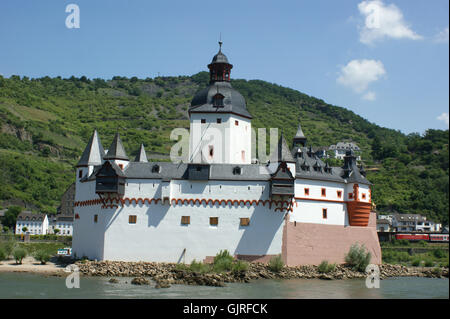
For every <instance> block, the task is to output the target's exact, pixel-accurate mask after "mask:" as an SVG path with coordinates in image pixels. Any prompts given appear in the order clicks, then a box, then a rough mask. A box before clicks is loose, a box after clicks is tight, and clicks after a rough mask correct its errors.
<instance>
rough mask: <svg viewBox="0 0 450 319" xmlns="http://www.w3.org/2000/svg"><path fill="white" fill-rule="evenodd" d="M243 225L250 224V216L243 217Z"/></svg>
mask: <svg viewBox="0 0 450 319" xmlns="http://www.w3.org/2000/svg"><path fill="white" fill-rule="evenodd" d="M240 225H241V226H249V225H250V218H241V223H240Z"/></svg>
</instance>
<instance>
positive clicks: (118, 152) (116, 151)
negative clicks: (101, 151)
mask: <svg viewBox="0 0 450 319" xmlns="http://www.w3.org/2000/svg"><path fill="white" fill-rule="evenodd" d="M103 158H104V159H105V160H124V161H129V160H130V159H129V158H128V156H127V154H126V153H125V149H124V147H123V144H122V141H121V140H120V136H119V133H116V135H114V139H113V141H112V143H111V146H110V147H109V149H108V153H107V154H106V155H105V156H104V157H103Z"/></svg>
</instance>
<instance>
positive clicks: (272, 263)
mask: <svg viewBox="0 0 450 319" xmlns="http://www.w3.org/2000/svg"><path fill="white" fill-rule="evenodd" d="M283 267H284V262H283V259H282V258H281V255H277V256H275V257H272V258H271V259H270V260H269V269H270V270H271V271H273V272H279V271H280V270H281V269H283Z"/></svg>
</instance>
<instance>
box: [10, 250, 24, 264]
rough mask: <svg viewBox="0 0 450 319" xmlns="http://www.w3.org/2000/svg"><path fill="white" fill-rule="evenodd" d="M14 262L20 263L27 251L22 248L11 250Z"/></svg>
mask: <svg viewBox="0 0 450 319" xmlns="http://www.w3.org/2000/svg"><path fill="white" fill-rule="evenodd" d="M13 256H14V259H15V260H16V264H22V260H23V259H24V258H25V257H26V256H27V251H26V250H25V249H23V248H15V249H14V251H13Z"/></svg>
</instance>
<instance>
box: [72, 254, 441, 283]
mask: <svg viewBox="0 0 450 319" xmlns="http://www.w3.org/2000/svg"><path fill="white" fill-rule="evenodd" d="M76 265H77V266H78V268H79V271H80V273H81V274H82V275H85V276H103V277H134V278H133V280H132V282H131V283H133V284H137V285H148V284H150V281H149V280H153V281H155V282H156V288H167V287H170V285H173V284H182V285H202V286H216V287H223V286H225V284H226V283H246V282H250V281H253V280H257V279H327V280H333V279H354V278H366V277H367V274H365V273H363V272H358V271H354V270H352V269H351V268H350V267H349V266H346V265H336V268H335V270H334V271H331V272H329V273H320V272H319V271H318V266H312V265H304V266H295V267H288V266H285V267H283V269H282V270H281V271H279V272H273V271H271V270H270V269H269V267H268V266H267V265H266V264H262V263H250V264H249V267H248V270H247V271H245V272H231V271H230V272H223V273H215V272H208V273H198V272H192V271H190V270H185V269H179V267H177V264H175V263H153V262H119V261H85V262H80V261H77V262H76ZM379 269H380V278H381V279H386V278H389V277H428V278H448V274H449V270H448V268H439V269H440V270H439V271H436V269H435V268H425V267H405V266H402V265H390V264H382V265H380V266H379ZM110 282H111V283H114V282H116V280H114V278H112V279H111V281H110Z"/></svg>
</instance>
